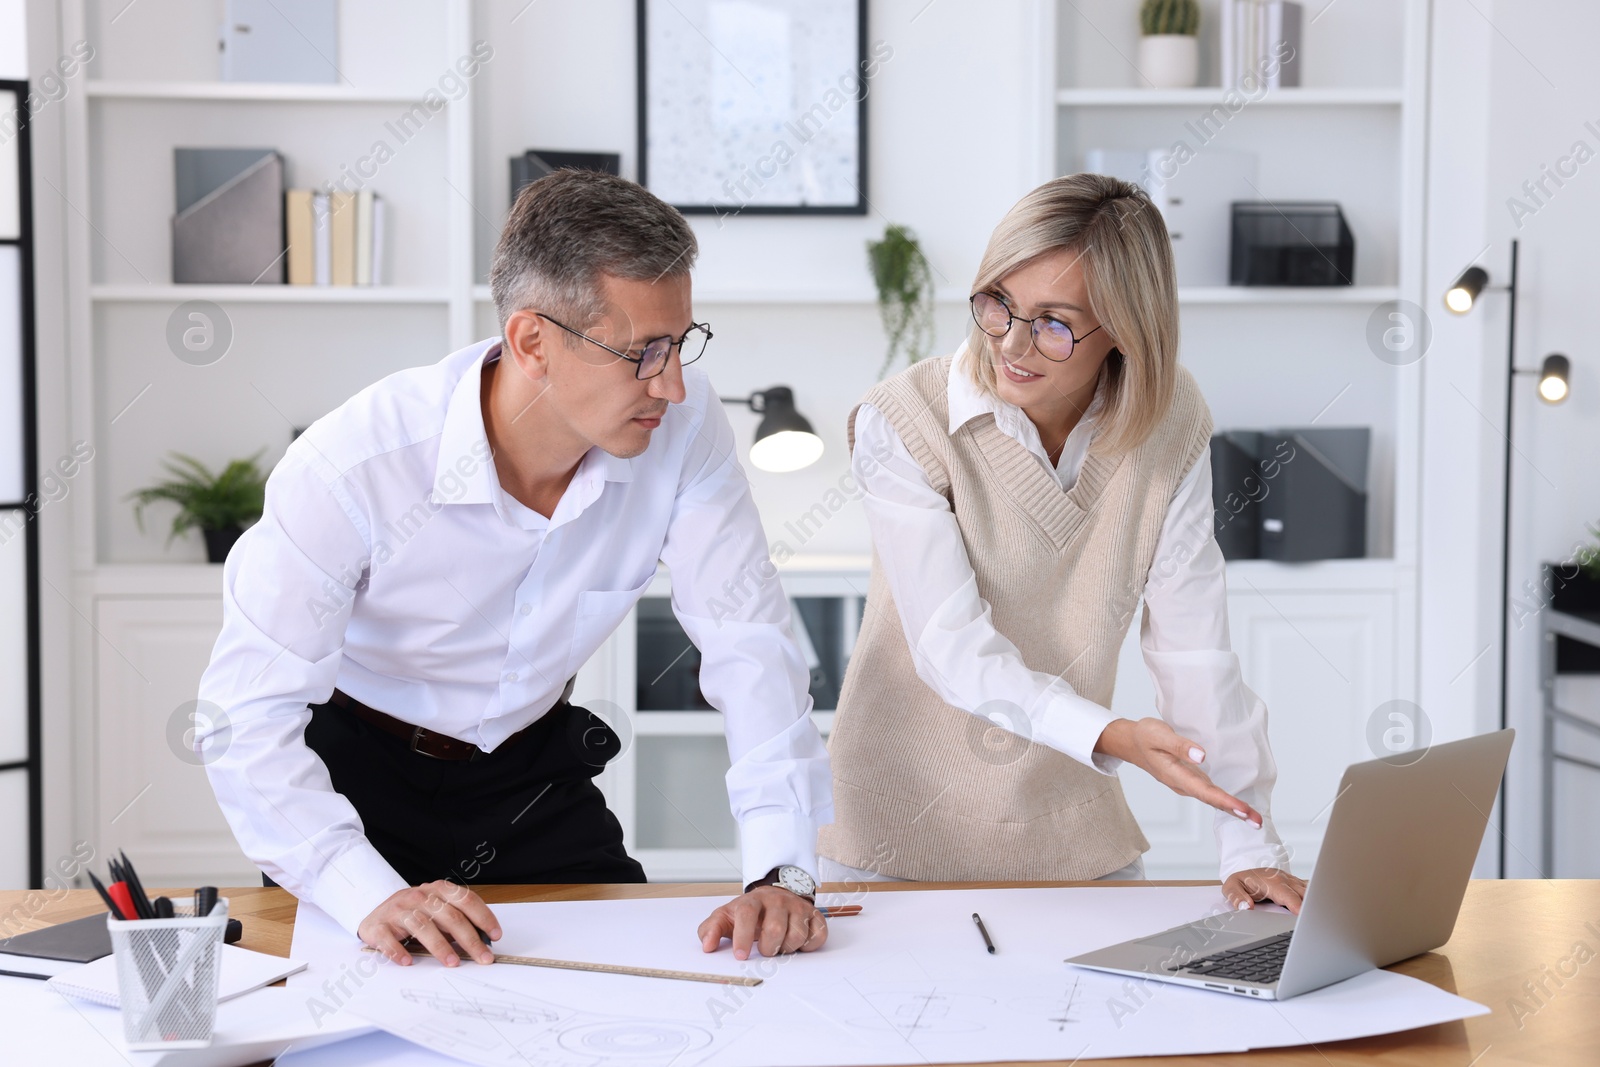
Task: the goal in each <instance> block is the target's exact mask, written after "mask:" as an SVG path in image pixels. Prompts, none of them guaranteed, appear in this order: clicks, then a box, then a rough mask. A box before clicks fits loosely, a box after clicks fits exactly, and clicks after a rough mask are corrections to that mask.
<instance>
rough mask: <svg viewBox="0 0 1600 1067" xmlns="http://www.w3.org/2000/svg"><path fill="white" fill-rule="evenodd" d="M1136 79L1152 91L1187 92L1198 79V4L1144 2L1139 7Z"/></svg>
mask: <svg viewBox="0 0 1600 1067" xmlns="http://www.w3.org/2000/svg"><path fill="white" fill-rule="evenodd" d="M1139 29H1140V31H1141V32H1142V33H1143V36H1142V37H1140V38H1139V60H1138V67H1139V76H1140V78H1141V79H1142V80H1143V82H1144V84H1146V85H1148V86H1149V87H1150V88H1152V89H1188V88H1190V87H1191V86H1193V85H1194V84H1195V82H1196V81H1198V80H1199V77H1200V42H1199V39H1198V37H1197V35H1198V34H1199V32H1200V4H1199V3H1198V2H1197V0H1144V3H1143V4H1142V5H1141V6H1140V8H1139Z"/></svg>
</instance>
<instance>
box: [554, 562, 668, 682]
mask: <svg viewBox="0 0 1600 1067" xmlns="http://www.w3.org/2000/svg"><path fill="white" fill-rule="evenodd" d="M654 578H655V575H654V574H652V575H651V576H650V577H649V578H646V579H645V580H644V582H643V583H642V584H640V586H639V587H638V588H637V589H590V590H587V591H585V592H582V593H579V594H578V614H577V618H576V619H574V620H573V625H572V648H571V649H570V651H569V652H568V655H567V674H568V675H569V676H571V675H575V674H577V673H578V669H579V668H580V667H582V666H583V665H584V664H585V663H587V662H589V657H590V656H592V655H594V653H595V650H596V649H597V648H599V647H600V646H601V645H603V644H604V643H605V640H606V638H608V637H610V636H611V634H612V633H613V632H614V631H615V630H616V628H617V626H618V625H619V624H621V622H622V620H623V619H624V618H626V617H627V614H628V612H629V611H631V610H632V609H633V605H634V604H635V603H637V602H638V600H639V598H640V597H641V596H643V595H644V591H645V590H646V589H648V588H649V587H650V582H651V581H652V580H654Z"/></svg>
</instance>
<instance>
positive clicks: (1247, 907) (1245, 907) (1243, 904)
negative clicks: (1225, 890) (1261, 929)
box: [1239, 900, 1250, 911]
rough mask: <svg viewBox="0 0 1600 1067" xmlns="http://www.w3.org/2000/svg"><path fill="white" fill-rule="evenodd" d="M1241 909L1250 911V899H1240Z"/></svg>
mask: <svg viewBox="0 0 1600 1067" xmlns="http://www.w3.org/2000/svg"><path fill="white" fill-rule="evenodd" d="M1239 910H1240V911H1249V910H1250V902H1249V901H1248V900H1241V901H1239Z"/></svg>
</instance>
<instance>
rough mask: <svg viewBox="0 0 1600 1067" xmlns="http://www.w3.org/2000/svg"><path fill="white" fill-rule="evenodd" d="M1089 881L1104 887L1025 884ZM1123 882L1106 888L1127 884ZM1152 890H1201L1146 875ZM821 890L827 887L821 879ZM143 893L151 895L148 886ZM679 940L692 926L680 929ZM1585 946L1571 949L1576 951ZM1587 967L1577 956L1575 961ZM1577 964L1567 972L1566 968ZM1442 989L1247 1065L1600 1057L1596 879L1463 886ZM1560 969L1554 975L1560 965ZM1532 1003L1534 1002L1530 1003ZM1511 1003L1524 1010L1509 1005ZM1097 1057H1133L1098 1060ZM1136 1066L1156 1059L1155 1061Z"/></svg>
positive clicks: (1211, 1063) (90, 897)
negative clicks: (1391, 1021) (1380, 1028)
mask: <svg viewBox="0 0 1600 1067" xmlns="http://www.w3.org/2000/svg"><path fill="white" fill-rule="evenodd" d="M1015 884H1017V883H1007V882H980V883H972V884H966V885H962V884H956V883H926V884H922V885H870V886H868V889H869V891H870V892H873V893H906V892H911V893H914V892H917V891H918V890H920V889H962V888H969V889H976V888H984V889H988V888H1006V887H1007V886H1010V885H1015ZM1027 884H1028V885H1041V884H1051V885H1089V886H1095V887H1100V888H1104V887H1105V886H1106V883H1103V882H1101V883H1096V882H1089V883H1079V882H1059V883H1027ZM1130 884H1138V883H1128V882H1117V883H1114V885H1115V886H1119V887H1126V886H1128V885H1130ZM1145 884H1149V885H1201V884H1206V883H1198V882H1150V883H1145ZM735 888H736V887H734V886H732V885H721V884H681V883H680V884H669V883H662V884H657V885H567V886H479V887H477V889H478V891H479V892H480V893H481V894H482V895H483V897H484V899H485V900H487V901H489V903H491V904H494V903H503V902H510V901H524V900H618V899H627V898H635V897H673V896H706V895H718V894H729V895H731V894H732V893H733V892H734V891H735ZM824 889H825V890H826V889H827V887H826V886H825V887H824ZM222 893H223V895H224V896H226V897H228V898H229V914H230V915H232V916H235V917H238V918H242V919H243V920H244V931H245V933H244V941H243V942H242V943H243V945H244V946H245V947H246V948H253V949H256V950H258V951H261V952H270V953H273V954H275V955H279V956H287V955H288V954H289V941H290V938H291V937H292V936H293V934H294V915H295V899H294V898H293V897H291V896H290V895H289V894H288V893H286V892H284V891H283V890H281V889H261V888H258V887H251V888H244V889H225V890H223V891H222ZM151 895H152V896H154V895H155V892H154V891H152V893H151ZM102 910H104V905H102V904H101V903H100V900H99V898H98V897H97V896H95V894H94V892H93V891H92V890H87V889H84V890H73V891H71V892H69V893H67V894H65V895H64V896H61V897H58V898H57V899H54V900H52V899H49V895H48V894H45V893H32V894H30V893H27V892H6V893H0V923H5V929H6V930H7V932H20V930H21V929H22V928H24V927H26V926H43V925H48V924H49V923H52V922H60V921H62V920H65V919H75V918H78V917H79V916H82V915H90V914H93V913H95V912H97V911H102ZM684 936H685V937H693V936H694V931H692V930H685V931H684ZM1579 945H1582V946H1584V948H1583V949H1579V950H1578V952H1577V954H1576V955H1575V954H1574V949H1575V948H1577V947H1578V946H1579ZM1580 958H1582V959H1584V960H1586V962H1584V963H1581V964H1580V963H1578V962H1577V961H1578V959H1580ZM1574 968H1576V971H1575V973H1574ZM1389 969H1390V970H1393V971H1397V972H1399V973H1401V974H1409V975H1411V976H1413V977H1416V978H1420V979H1422V980H1423V981H1426V982H1432V983H1433V984H1434V985H1436V986H1438V987H1440V988H1441V989H1446V990H1448V991H1450V992H1452V993H1456V994H1459V995H1461V996H1463V997H1467V998H1468V999H1470V1000H1475V1001H1477V1002H1478V1003H1480V1004H1486V1005H1488V1006H1489V1007H1490V1008H1492V1009H1493V1010H1494V1014H1492V1015H1485V1016H1480V1017H1479V1018H1475V1019H1468V1020H1466V1021H1465V1022H1454V1023H1446V1024H1444V1025H1442V1026H1429V1027H1423V1028H1421V1029H1417V1030H1407V1031H1405V1032H1403V1033H1399V1034H1391V1035H1389V1036H1387V1037H1371V1038H1361V1039H1359V1040H1355V1041H1340V1042H1337V1043H1334V1044H1327V1045H1321V1046H1305V1047H1300V1048H1292V1049H1275V1050H1267V1051H1263V1052H1257V1053H1251V1054H1249V1057H1248V1058H1249V1060H1250V1062H1251V1063H1255V1064H1262V1065H1263V1067H1265V1065H1269V1064H1295V1065H1305V1067H1344V1065H1356V1064H1360V1065H1364V1067H1367V1065H1371V1064H1373V1063H1394V1064H1406V1065H1408V1067H1409V1065H1421V1067H1429V1065H1434V1064H1438V1065H1445V1064H1449V1065H1451V1067H1468V1065H1472V1064H1481V1065H1482V1067H1512V1065H1528V1067H1533V1065H1538V1067H1550V1065H1565V1064H1592V1063H1600V881H1577V880H1569V881H1481V882H1473V883H1472V884H1471V885H1470V886H1468V888H1467V896H1466V901H1465V902H1464V903H1463V905H1462V908H1461V918H1460V919H1459V920H1458V921H1457V923H1456V929H1455V936H1453V937H1452V938H1451V939H1450V941H1449V942H1448V943H1447V944H1445V945H1444V946H1443V947H1442V948H1440V949H1439V950H1438V951H1436V952H1429V953H1426V954H1425V955H1422V956H1418V957H1416V958H1415V959H1410V960H1406V961H1405V962H1403V963H1398V964H1396V965H1395V966H1393V967H1391V968H1389ZM1563 969H1564V970H1565V971H1566V972H1567V973H1565V974H1562V973H1560V971H1561V970H1563ZM1541 980H1542V981H1543V982H1544V983H1545V988H1546V989H1548V990H1549V995H1546V994H1545V993H1543V992H1538V991H1537V990H1536V991H1535V995H1534V996H1530V995H1529V993H1528V991H1527V990H1526V989H1525V988H1524V985H1523V984H1524V983H1525V982H1529V981H1532V982H1534V983H1538V982H1540V981H1541ZM1536 998H1537V999H1536ZM1513 1001H1515V1002H1516V1003H1517V1004H1520V1005H1522V1009H1523V1010H1515V1011H1514V1008H1515V1005H1514V1004H1513V1003H1512V1002H1513ZM1095 1062H1097V1063H1131V1062H1134V1061H1131V1060H1115V1061H1113V1060H1098V1061H1095ZM1143 1062H1157V1061H1154V1060H1150V1061H1143ZM1159 1062H1160V1063H1161V1064H1163V1065H1164V1067H1183V1065H1194V1067H1200V1065H1205V1067H1216V1064H1218V1063H1220V1062H1223V1061H1222V1060H1220V1059H1219V1058H1218V1057H1216V1056H1164V1057H1161V1058H1160V1060H1159Z"/></svg>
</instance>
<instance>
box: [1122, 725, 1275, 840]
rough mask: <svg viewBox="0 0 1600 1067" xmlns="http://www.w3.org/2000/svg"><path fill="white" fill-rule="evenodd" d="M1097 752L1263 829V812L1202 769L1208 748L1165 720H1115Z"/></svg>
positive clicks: (1176, 791) (1175, 791) (1181, 794)
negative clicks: (1127, 764)
mask: <svg viewBox="0 0 1600 1067" xmlns="http://www.w3.org/2000/svg"><path fill="white" fill-rule="evenodd" d="M1094 750H1095V751H1096V752H1104V753H1105V754H1106V755H1108V756H1115V757H1116V758H1117V759H1120V760H1123V761H1124V762H1127V763H1131V764H1133V765H1134V766H1135V767H1139V768H1141V769H1143V770H1144V771H1146V772H1147V773H1148V774H1149V775H1150V777H1152V778H1154V779H1155V780H1156V781H1158V782H1160V783H1161V784H1162V785H1164V786H1166V787H1167V788H1168V789H1170V790H1172V791H1173V792H1174V793H1177V794H1179V795H1180V796H1186V797H1194V798H1195V799H1196V800H1198V801H1200V802H1202V803H1205V804H1210V805H1211V806H1212V807H1213V808H1216V809H1217V810H1219V811H1225V812H1227V813H1228V814H1229V815H1232V816H1234V817H1235V818H1239V819H1243V820H1244V821H1245V822H1247V823H1249V824H1250V825H1251V826H1254V827H1257V828H1259V827H1260V826H1261V813H1260V812H1258V811H1256V809H1254V808H1252V807H1251V806H1250V805H1248V804H1246V803H1245V802H1244V801H1242V800H1240V799H1239V798H1238V797H1235V796H1233V795H1232V794H1230V793H1228V792H1227V791H1226V790H1224V789H1222V788H1220V787H1219V786H1217V785H1216V784H1215V783H1214V782H1212V781H1211V777H1210V776H1209V775H1207V774H1206V772H1205V771H1202V770H1201V769H1200V764H1201V763H1203V762H1205V758H1206V753H1205V749H1203V748H1201V747H1200V746H1199V745H1197V744H1195V743H1194V742H1193V741H1190V740H1189V739H1188V738H1186V737H1183V736H1181V735H1180V734H1179V733H1178V732H1177V731H1176V730H1174V729H1173V728H1172V727H1171V726H1168V725H1167V723H1166V720H1164V719H1158V718H1155V717H1150V718H1144V719H1115V720H1113V721H1112V722H1110V723H1109V724H1107V726H1106V728H1105V730H1104V731H1102V732H1101V734H1100V740H1099V741H1097V742H1095V746H1094Z"/></svg>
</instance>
